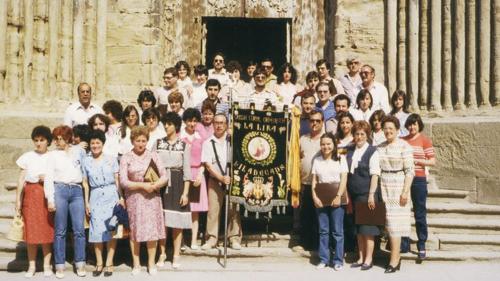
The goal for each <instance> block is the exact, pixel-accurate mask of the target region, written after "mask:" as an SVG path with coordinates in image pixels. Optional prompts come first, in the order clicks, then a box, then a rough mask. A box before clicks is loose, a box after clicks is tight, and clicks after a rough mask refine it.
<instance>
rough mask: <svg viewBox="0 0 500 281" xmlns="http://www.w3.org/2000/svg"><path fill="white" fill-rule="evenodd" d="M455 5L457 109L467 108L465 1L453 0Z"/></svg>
mask: <svg viewBox="0 0 500 281" xmlns="http://www.w3.org/2000/svg"><path fill="white" fill-rule="evenodd" d="M453 2H454V6H455V14H454V16H453V22H454V26H455V32H454V33H453V46H454V49H455V50H454V57H453V62H454V63H453V65H454V72H453V76H454V78H455V79H454V87H453V88H454V89H453V91H454V92H455V97H456V99H457V102H456V104H455V109H456V110H462V109H465V106H464V102H465V83H464V81H465V2H464V1H463V0H453Z"/></svg>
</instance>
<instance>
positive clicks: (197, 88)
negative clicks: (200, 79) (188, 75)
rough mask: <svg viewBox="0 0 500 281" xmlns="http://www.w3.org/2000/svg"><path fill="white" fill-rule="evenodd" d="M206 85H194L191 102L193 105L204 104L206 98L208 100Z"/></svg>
mask: <svg viewBox="0 0 500 281" xmlns="http://www.w3.org/2000/svg"><path fill="white" fill-rule="evenodd" d="M205 85H206V83H203V84H198V83H193V86H192V87H193V95H192V96H191V102H192V103H193V105H198V104H200V103H202V102H203V101H204V100H205V99H206V98H208V95H207V90H206V89H205Z"/></svg>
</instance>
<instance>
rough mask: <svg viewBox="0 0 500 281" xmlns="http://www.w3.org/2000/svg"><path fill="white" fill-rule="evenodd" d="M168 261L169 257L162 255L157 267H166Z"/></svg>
mask: <svg viewBox="0 0 500 281" xmlns="http://www.w3.org/2000/svg"><path fill="white" fill-rule="evenodd" d="M166 259H167V255H160V257H158V262H157V263H156V266H157V267H164V266H165V260H166Z"/></svg>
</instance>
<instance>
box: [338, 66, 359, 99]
mask: <svg viewBox="0 0 500 281" xmlns="http://www.w3.org/2000/svg"><path fill="white" fill-rule="evenodd" d="M346 65H347V69H348V70H349V71H348V72H347V73H346V74H344V75H343V76H342V77H340V79H339V80H340V83H341V84H342V87H344V91H345V93H346V95H348V96H349V98H350V99H351V104H356V96H357V95H358V92H359V91H358V90H357V88H358V87H359V85H361V82H362V81H361V76H359V70H360V68H361V63H360V61H359V60H358V58H357V57H349V58H348V59H347V60H346Z"/></svg>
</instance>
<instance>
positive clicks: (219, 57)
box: [208, 52, 229, 87]
mask: <svg viewBox="0 0 500 281" xmlns="http://www.w3.org/2000/svg"><path fill="white" fill-rule="evenodd" d="M213 66H214V68H211V69H209V70H208V79H216V80H218V81H219V82H220V84H221V86H222V87H224V86H226V85H229V74H228V73H227V71H226V69H225V68H224V66H225V64H224V54H223V53H220V52H218V53H215V56H214V60H213Z"/></svg>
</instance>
